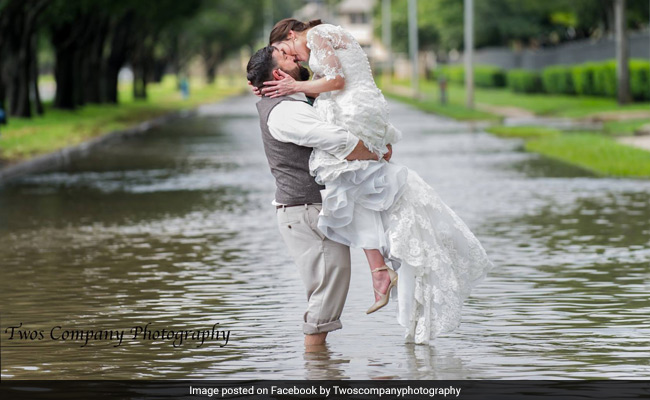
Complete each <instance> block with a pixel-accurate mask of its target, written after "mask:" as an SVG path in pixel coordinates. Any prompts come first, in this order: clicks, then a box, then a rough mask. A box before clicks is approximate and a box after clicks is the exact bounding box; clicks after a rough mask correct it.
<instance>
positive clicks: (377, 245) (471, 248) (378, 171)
mask: <svg viewBox="0 0 650 400" xmlns="http://www.w3.org/2000/svg"><path fill="white" fill-rule="evenodd" d="M358 166H359V168H357V169H352V168H349V169H348V170H345V171H343V172H340V173H338V174H337V175H332V177H333V178H332V179H331V180H329V181H328V180H325V181H324V183H325V185H326V189H324V190H323V191H322V192H321V194H322V198H323V208H322V212H321V215H320V217H319V221H318V227H319V229H320V230H321V231H322V232H323V233H324V234H325V235H326V236H327V237H328V238H330V239H332V240H334V241H337V242H340V243H344V244H346V245H348V246H351V247H356V248H363V249H379V250H380V251H381V252H382V253H383V255H384V257H385V258H386V259H388V260H389V261H390V262H391V263H392V266H393V268H394V269H396V270H397V271H398V275H399V281H398V286H397V288H396V289H397V293H396V294H397V300H398V316H397V318H398V321H399V323H400V324H401V325H402V326H404V327H405V328H406V334H405V338H406V341H407V342H415V343H422V344H424V343H428V342H429V341H430V340H431V339H433V338H434V337H436V336H437V335H439V334H442V333H446V332H450V331H452V330H454V329H455V328H456V327H458V325H459V324H460V320H461V308H462V305H463V301H464V300H465V299H466V298H467V297H468V296H469V294H470V292H471V290H472V288H473V287H474V286H476V285H477V284H478V283H479V282H480V281H481V280H482V279H483V278H484V277H485V276H486V274H487V272H488V271H489V269H490V268H491V267H492V264H491V262H490V261H489V259H488V257H487V255H486V253H485V250H484V249H483V247H482V246H481V244H480V242H479V241H478V239H476V237H475V236H474V235H473V234H472V232H471V231H470V230H469V228H468V227H467V226H466V225H465V223H463V221H462V220H461V219H460V218H459V217H458V216H457V215H456V214H455V213H454V212H453V211H452V210H451V209H450V208H449V207H447V205H446V204H444V203H443V202H442V200H441V199H440V197H439V196H438V195H437V194H436V192H435V191H434V190H433V188H432V187H431V186H429V185H428V184H426V183H425V182H424V181H423V180H422V178H420V176H419V175H418V174H417V173H416V172H414V171H412V170H409V169H408V168H406V167H404V166H400V165H398V164H395V163H391V162H385V161H371V162H364V163H361V164H359V165H358ZM317 180H318V178H317ZM394 294H395V293H393V295H394ZM391 297H392V298H395V297H393V296H391Z"/></svg>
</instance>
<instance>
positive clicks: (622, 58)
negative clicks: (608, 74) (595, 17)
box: [614, 0, 630, 104]
mask: <svg viewBox="0 0 650 400" xmlns="http://www.w3.org/2000/svg"><path fill="white" fill-rule="evenodd" d="M614 7H615V8H614V19H615V20H616V81H617V84H618V85H617V86H618V89H617V99H618V104H626V103H629V102H630V66H629V55H628V49H627V46H628V44H627V35H626V33H625V22H626V18H625V0H616V2H615V3H614Z"/></svg>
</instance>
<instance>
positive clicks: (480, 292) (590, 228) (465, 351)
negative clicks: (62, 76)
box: [0, 96, 650, 379]
mask: <svg viewBox="0 0 650 400" xmlns="http://www.w3.org/2000/svg"><path fill="white" fill-rule="evenodd" d="M255 101H256V98H254V97H253V96H244V97H237V98H234V99H231V100H229V101H228V102H226V103H222V104H217V105H211V106H205V107H203V108H201V109H200V110H199V112H198V114H197V115H194V116H191V117H187V118H183V119H177V120H175V121H173V122H171V123H169V124H167V125H165V126H163V127H158V128H154V129H152V130H151V131H148V132H146V133H144V134H142V135H138V136H134V137H132V138H130V139H128V140H124V141H122V142H119V143H114V144H111V145H109V146H106V147H103V148H101V149H99V150H97V151H95V152H93V153H92V154H90V155H89V156H87V157H86V158H83V159H80V160H77V161H75V162H73V163H71V164H70V165H69V166H67V167H66V168H63V169H61V170H58V171H53V172H48V173H43V174H38V175H32V176H28V177H25V178H22V179H21V180H18V181H15V182H12V183H10V184H7V185H5V186H0V260H1V267H0V268H1V269H0V270H1V273H2V279H1V280H0V292H1V293H2V300H1V301H2V303H1V304H2V305H1V307H2V315H1V321H0V323H1V326H2V332H1V334H2V378H3V379H4V378H7V379H11V378H15V379H75V378H78V379H93V378H94V379H144V378H171V379H180V378H201V379H203V378H205V379H374V378H394V379H501V378H506V379H550V378H557V379H565V378H630V379H643V378H645V379H647V377H648V376H650V361H649V360H650V341H649V340H648V338H649V337H650V318H649V317H648V316H649V315H650V298H649V293H650V200H649V199H650V181H647V180H631V179H607V178H597V177H594V176H592V175H591V174H589V173H587V172H585V171H582V170H580V169H577V168H573V167H570V166H566V165H564V164H561V163H557V162H554V161H549V160H546V159H543V158H541V157H539V156H537V155H535V154H530V153H525V152H523V150H522V142H520V141H518V140H506V139H500V138H497V137H494V136H491V135H489V134H486V133H483V132H480V131H476V132H473V131H472V129H471V127H470V126H468V125H465V124H460V123H456V122H453V121H450V120H447V119H442V118H440V117H436V116H433V115H429V114H425V113H423V112H421V111H417V110H415V109H413V108H410V107H408V106H406V105H403V104H400V103H394V102H391V119H392V121H393V123H394V125H396V126H397V127H398V128H400V129H401V130H402V131H403V132H404V140H403V142H401V143H399V144H396V145H395V148H394V152H395V153H394V157H393V161H395V162H398V163H401V164H404V165H407V166H408V167H410V168H412V169H413V170H415V171H416V172H418V173H419V174H420V175H421V176H422V177H423V178H424V180H425V181H427V182H428V183H429V184H431V185H432V186H433V187H434V188H435V189H436V190H437V192H438V193H439V194H440V196H441V197H442V199H443V200H445V202H446V203H447V204H448V205H449V206H450V207H451V208H453V209H454V210H455V211H456V212H457V213H458V214H459V216H460V217H461V218H463V219H464V220H465V222H466V223H467V224H468V225H469V227H470V228H471V229H472V230H473V232H474V233H475V234H476V235H477V237H478V238H479V239H480V240H481V242H482V243H483V245H484V246H485V248H486V250H487V252H488V254H489V255H490V257H491V259H492V261H493V262H494V263H495V265H496V268H495V269H494V270H493V272H492V273H491V274H490V275H489V277H488V278H487V279H486V280H485V281H484V282H483V283H482V284H481V285H480V286H479V287H477V289H476V290H475V291H474V293H473V295H472V296H471V297H470V299H469V300H468V301H467V302H466V304H465V308H464V317H463V323H462V325H461V326H460V328H459V329H458V330H456V331H455V332H453V333H452V334H449V335H446V336H444V337H440V338H438V339H436V340H435V342H433V343H432V345H431V346H421V345H413V344H404V342H403V328H402V327H401V326H399V324H398V323H397V321H396V318H395V316H396V304H395V303H394V302H391V303H390V304H389V305H388V306H387V307H386V308H385V309H384V310H382V311H381V312H378V313H375V314H372V315H366V314H365V310H366V309H367V308H368V307H369V306H370V305H371V304H372V303H373V301H374V299H373V294H372V285H371V280H370V274H369V272H368V267H367V265H366V261H365V257H364V256H363V254H362V252H361V250H353V251H352V255H353V265H352V284H351V288H350V293H349V295H348V300H347V303H346V308H345V311H344V313H343V316H342V322H343V329H342V330H340V331H336V332H334V333H332V334H331V335H330V336H329V338H328V342H329V343H328V345H327V349H326V350H325V351H322V352H317V353H307V354H306V353H305V352H304V347H303V344H302V339H303V335H302V330H301V329H302V314H303V312H304V310H305V305H306V301H305V293H304V290H303V287H302V283H301V281H300V278H299V276H298V272H297V269H296V267H295V266H294V264H293V262H292V261H291V260H290V258H289V255H288V252H287V250H286V248H285V246H284V243H283V242H282V239H281V237H280V235H279V232H278V230H277V226H276V220H275V214H274V213H275V209H274V207H273V206H272V205H271V200H272V199H273V193H274V183H273V180H272V177H271V174H270V172H269V168H268V165H267V162H266V158H265V157H264V152H263V148H262V142H261V137H260V131H259V122H258V118H257V111H256V109H255V105H254V103H255ZM148 323H149V325H148V329H150V330H160V331H161V330H162V329H166V330H175V331H178V330H202V331H204V330H212V329H213V327H215V324H217V323H218V325H216V329H217V331H218V332H220V334H222V335H224V336H225V334H226V332H227V331H229V332H230V334H229V336H228V341H227V344H226V343H225V342H226V340H225V337H218V338H217V339H218V340H209V341H205V342H204V343H203V344H201V343H200V341H197V340H192V339H191V338H189V339H187V340H186V341H185V342H184V343H182V344H180V345H178V346H176V347H175V346H174V344H173V343H172V341H171V340H154V339H151V340H131V339H132V337H128V336H129V330H130V329H132V328H135V327H142V328H144V327H145V326H147V324H148ZM20 324H22V325H20ZM19 325H20V329H21V330H23V331H25V332H26V331H37V332H38V331H42V332H44V339H43V340H39V339H38V338H36V339H34V340H31V338H29V337H27V339H22V340H21V339H19V338H17V337H14V339H13V340H8V333H6V332H7V331H6V330H7V329H8V327H10V326H19ZM55 327H60V329H58V328H57V329H55V336H56V337H58V338H59V339H58V340H51V338H50V335H51V332H52V330H53V329H54V328H55ZM16 329H18V328H16ZM89 329H91V330H116V331H117V330H125V331H126V335H125V337H124V340H123V342H122V343H121V344H119V345H117V344H118V342H116V341H110V340H103V341H100V340H91V341H89V343H88V344H87V345H85V346H84V347H81V346H82V345H84V344H85V343H84V341H83V340H81V341H74V340H63V339H62V336H63V332H64V331H66V330H89ZM25 334H26V335H29V333H25ZM15 336H18V333H16V334H15ZM37 336H38V335H37ZM131 336H132V335H131Z"/></svg>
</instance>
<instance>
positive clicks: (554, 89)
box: [542, 66, 576, 94]
mask: <svg viewBox="0 0 650 400" xmlns="http://www.w3.org/2000/svg"><path fill="white" fill-rule="evenodd" d="M542 83H543V85H544V91H545V92H546V93H555V94H575V93H576V90H575V88H574V86H573V78H572V76H571V67H565V66H554V67H548V68H545V69H544V70H543V71H542Z"/></svg>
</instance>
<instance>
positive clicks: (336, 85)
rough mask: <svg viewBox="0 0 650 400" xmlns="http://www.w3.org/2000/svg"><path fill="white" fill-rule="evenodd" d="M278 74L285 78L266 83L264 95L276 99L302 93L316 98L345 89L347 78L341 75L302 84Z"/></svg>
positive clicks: (283, 74) (280, 71) (279, 71)
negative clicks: (322, 94)
mask: <svg viewBox="0 0 650 400" xmlns="http://www.w3.org/2000/svg"><path fill="white" fill-rule="evenodd" d="M278 73H279V74H280V75H281V76H282V77H283V78H282V80H279V81H267V82H264V86H265V87H264V88H262V94H263V95H265V96H269V97H271V98H275V97H280V96H286V95H289V94H294V93H298V92H302V93H305V94H306V95H308V96H309V95H311V96H310V97H316V96H314V95H318V94H319V93H323V92H331V91H332V90H341V89H343V87H345V78H344V77H342V76H340V75H337V76H336V77H334V78H332V79H326V78H319V79H316V80H312V81H302V82H300V81H296V80H295V79H293V78H292V77H291V75H289V74H287V73H285V72H284V71H282V70H278Z"/></svg>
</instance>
